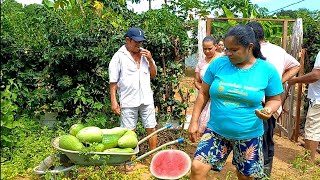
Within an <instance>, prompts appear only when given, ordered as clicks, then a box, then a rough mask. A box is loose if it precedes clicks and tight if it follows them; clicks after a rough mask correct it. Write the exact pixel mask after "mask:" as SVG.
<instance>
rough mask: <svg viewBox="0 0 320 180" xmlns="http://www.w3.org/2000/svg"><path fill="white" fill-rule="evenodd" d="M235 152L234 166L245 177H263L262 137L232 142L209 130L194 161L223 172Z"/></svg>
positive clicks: (198, 148) (198, 147) (199, 145)
mask: <svg viewBox="0 0 320 180" xmlns="http://www.w3.org/2000/svg"><path fill="white" fill-rule="evenodd" d="M232 150H233V159H232V164H234V165H235V166H236V168H237V170H238V171H239V172H240V173H241V174H243V175H245V176H254V177H257V178H259V177H262V176H263V153H262V137H257V138H252V139H246V140H232V139H226V138H224V137H222V136H221V135H219V134H217V133H215V132H213V131H212V130H211V129H209V128H207V129H206V130H205V131H204V133H203V135H202V137H201V140H200V142H199V143H198V146H197V150H196V153H195V154H194V159H195V160H198V161H200V162H202V163H205V164H210V165H212V170H216V171H221V170H222V168H223V166H224V165H225V163H226V160H227V158H228V156H229V154H230V152H231V151H232Z"/></svg>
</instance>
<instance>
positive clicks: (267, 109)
mask: <svg viewBox="0 0 320 180" xmlns="http://www.w3.org/2000/svg"><path fill="white" fill-rule="evenodd" d="M265 102H266V103H265V106H264V108H263V109H260V110H258V109H257V110H256V111H255V113H256V115H257V116H258V117H259V118H260V119H263V120H268V119H269V118H270V117H271V116H272V114H273V113H275V112H276V111H277V110H278V109H279V107H280V106H281V95H280V94H279V95H276V96H266V101H265Z"/></svg>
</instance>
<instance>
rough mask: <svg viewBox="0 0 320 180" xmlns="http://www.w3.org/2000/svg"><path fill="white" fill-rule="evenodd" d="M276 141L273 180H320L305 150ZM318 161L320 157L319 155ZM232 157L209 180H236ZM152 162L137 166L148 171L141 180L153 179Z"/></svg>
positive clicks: (277, 138) (280, 139) (189, 83)
mask: <svg viewBox="0 0 320 180" xmlns="http://www.w3.org/2000/svg"><path fill="white" fill-rule="evenodd" d="M192 85H193V79H192V77H186V78H184V79H183V81H182V86H185V87H192ZM194 101H195V97H194V96H193V97H191V100H190V107H189V108H188V111H187V114H191V113H192V107H193V104H194ZM274 140H275V157H274V162H273V171H272V174H271V179H275V180H278V179H285V180H287V179H295V180H297V179H298V180H300V179H301V180H302V179H303V180H309V179H320V166H311V165H309V164H308V163H307V162H305V161H304V160H302V156H303V155H304V152H305V151H304V148H303V147H302V146H301V145H300V144H299V143H296V142H292V141H290V140H289V139H288V138H286V137H283V136H282V137H281V136H279V134H275V135H274ZM187 146H188V147H187V148H186V149H187V150H186V151H187V153H188V154H189V155H190V157H191V158H192V157H193V153H194V152H195V145H190V144H188V145H187ZM316 158H317V159H319V158H320V155H319V154H317V156H316ZM231 161H232V156H229V158H228V160H227V163H226V166H225V167H224V169H223V170H222V171H221V172H213V171H211V172H210V173H209V176H208V179H236V174H235V167H234V166H233V165H232V163H231ZM149 163H150V160H148V159H147V160H146V161H143V162H142V164H137V166H136V168H135V169H139V170H141V169H146V171H145V173H142V177H141V179H152V177H151V175H150V173H148V172H149V171H148V165H149Z"/></svg>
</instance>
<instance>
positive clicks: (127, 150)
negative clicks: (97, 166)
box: [103, 148, 134, 153]
mask: <svg viewBox="0 0 320 180" xmlns="http://www.w3.org/2000/svg"><path fill="white" fill-rule="evenodd" d="M103 152H114V153H133V152H134V149H132V148H110V149H106V150H104V151H103Z"/></svg>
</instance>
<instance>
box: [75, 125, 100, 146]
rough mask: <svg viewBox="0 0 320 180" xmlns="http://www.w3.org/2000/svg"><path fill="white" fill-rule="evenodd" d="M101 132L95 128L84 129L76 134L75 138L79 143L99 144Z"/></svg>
mask: <svg viewBox="0 0 320 180" xmlns="http://www.w3.org/2000/svg"><path fill="white" fill-rule="evenodd" d="M102 135H103V134H102V130H101V129H100V128H98V127H95V126H90V127H85V128H83V129H81V130H80V131H79V132H78V134H77V136H76V137H77V138H78V139H79V140H80V142H85V143H94V142H97V143H100V142H101V141H102Z"/></svg>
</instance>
